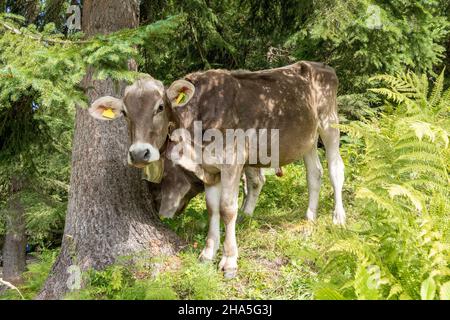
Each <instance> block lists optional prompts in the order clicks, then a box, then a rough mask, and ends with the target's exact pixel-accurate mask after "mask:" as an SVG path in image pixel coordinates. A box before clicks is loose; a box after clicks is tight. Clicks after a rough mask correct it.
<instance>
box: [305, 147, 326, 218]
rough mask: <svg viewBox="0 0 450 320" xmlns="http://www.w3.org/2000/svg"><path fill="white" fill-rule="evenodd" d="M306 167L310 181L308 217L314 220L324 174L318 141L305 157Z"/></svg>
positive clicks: (307, 177)
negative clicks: (318, 152) (318, 151)
mask: <svg viewBox="0 0 450 320" xmlns="http://www.w3.org/2000/svg"><path fill="white" fill-rule="evenodd" d="M303 160H304V161H305V167H306V179H307V181H308V198H309V201H308V210H307V211H306V218H307V219H308V220H310V221H314V220H315V219H316V217H317V207H318V205H319V192H320V184H321V179H322V174H323V169H322V164H321V163H320V159H319V156H318V154H317V142H316V143H315V146H314V147H313V148H312V149H311V151H309V152H308V153H307V154H305V156H304V157H303Z"/></svg>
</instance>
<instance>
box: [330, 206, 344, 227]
mask: <svg viewBox="0 0 450 320" xmlns="http://www.w3.org/2000/svg"><path fill="white" fill-rule="evenodd" d="M333 223H334V224H335V225H338V226H344V225H345V211H344V209H341V210H334V213H333Z"/></svg>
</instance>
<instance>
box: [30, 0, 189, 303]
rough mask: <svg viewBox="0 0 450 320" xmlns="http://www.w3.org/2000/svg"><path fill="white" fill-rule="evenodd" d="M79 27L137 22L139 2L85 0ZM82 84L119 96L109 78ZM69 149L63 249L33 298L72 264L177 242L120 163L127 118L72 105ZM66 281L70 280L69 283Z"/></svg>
mask: <svg viewBox="0 0 450 320" xmlns="http://www.w3.org/2000/svg"><path fill="white" fill-rule="evenodd" d="M82 21H83V25H82V28H83V31H84V32H85V34H86V35H87V36H91V35H93V34H97V33H104V34H106V33H110V32H113V31H117V30H119V29H122V28H130V27H136V26H138V21H139V1H138V0H126V1H123V0H95V1H94V0H85V1H84V4H83V20H82ZM83 86H84V88H86V93H87V95H88V97H89V101H90V102H92V101H93V100H95V99H96V98H98V97H100V96H104V95H112V96H121V93H122V91H123V89H124V88H123V87H124V86H123V85H119V90H118V91H116V90H115V88H116V87H117V86H116V85H114V83H113V82H112V81H109V80H107V81H93V80H92V72H90V73H89V74H88V75H86V77H85V79H84V82H83ZM75 121H76V126H75V134H74V141H73V151H72V174H71V181H70V195H69V205H68V210H67V217H66V225H65V230H64V237H63V243H62V247H61V253H60V255H59V257H58V258H57V261H56V262H55V264H54V265H53V267H52V271H51V272H50V275H49V278H48V279H47V281H46V283H45V285H44V287H43V289H42V291H41V292H40V294H39V295H38V297H37V298H38V299H59V298H61V297H63V295H64V294H65V293H66V292H67V291H68V290H69V288H68V285H67V284H68V283H70V281H71V280H73V279H69V273H68V272H69V271H70V270H73V269H72V268H73V267H72V268H70V269H68V268H69V267H70V266H72V265H74V266H77V267H79V268H80V269H81V270H82V271H84V270H87V269H89V268H95V269H101V268H103V267H105V266H107V265H109V264H111V263H113V262H114V261H115V260H116V258H117V257H119V256H123V255H130V254H132V253H138V252H146V253H147V254H149V255H150V256H152V255H159V254H162V255H171V254H174V253H176V252H177V251H178V250H180V249H181V247H182V242H181V240H180V239H179V238H178V237H177V236H176V235H175V234H174V233H173V232H172V231H170V230H168V229H166V228H165V227H164V226H163V224H162V223H161V222H160V221H159V219H158V218H157V217H156V214H155V210H154V208H153V202H152V199H151V195H150V193H149V190H148V186H147V185H146V183H145V182H144V181H143V180H141V179H140V177H141V176H140V172H139V170H138V169H134V168H129V167H128V166H127V164H126V153H127V150H128V133H127V128H126V122H125V121H124V120H123V119H121V120H120V121H114V122H101V121H97V120H94V119H93V118H91V117H90V116H89V115H88V112H87V110H85V109H81V108H78V109H77V112H76V120H75ZM68 280H69V282H68Z"/></svg>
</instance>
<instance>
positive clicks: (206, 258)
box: [198, 249, 214, 263]
mask: <svg viewBox="0 0 450 320" xmlns="http://www.w3.org/2000/svg"><path fill="white" fill-rule="evenodd" d="M198 260H200V262H203V263H210V262H212V261H213V260H214V254H211V253H210V252H208V250H206V249H203V251H202V253H200V256H199V257H198Z"/></svg>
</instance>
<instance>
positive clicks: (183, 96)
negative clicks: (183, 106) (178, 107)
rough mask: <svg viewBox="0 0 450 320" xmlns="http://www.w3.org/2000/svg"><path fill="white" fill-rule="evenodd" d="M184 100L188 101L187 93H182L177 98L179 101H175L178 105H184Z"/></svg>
mask: <svg viewBox="0 0 450 320" xmlns="http://www.w3.org/2000/svg"><path fill="white" fill-rule="evenodd" d="M184 100H186V93H184V92H180V94H179V95H178V97H177V100H176V101H175V102H176V103H177V104H180V103H183V102H184Z"/></svg>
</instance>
